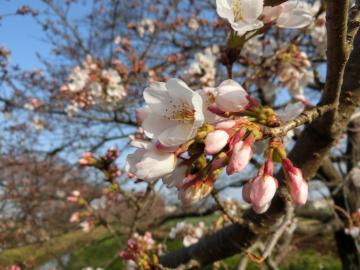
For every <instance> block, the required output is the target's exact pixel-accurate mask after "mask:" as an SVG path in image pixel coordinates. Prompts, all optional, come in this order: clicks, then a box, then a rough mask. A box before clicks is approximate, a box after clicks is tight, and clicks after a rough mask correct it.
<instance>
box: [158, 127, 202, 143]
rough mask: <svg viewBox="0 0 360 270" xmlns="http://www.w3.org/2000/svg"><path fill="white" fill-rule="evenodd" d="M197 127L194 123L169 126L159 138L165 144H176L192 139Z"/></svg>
mask: <svg viewBox="0 0 360 270" xmlns="http://www.w3.org/2000/svg"><path fill="white" fill-rule="evenodd" d="M196 130H197V128H196V127H195V126H194V125H192V124H181V125H176V126H172V127H169V128H167V129H166V130H164V131H163V132H162V133H161V134H160V136H159V137H158V138H159V141H160V142H161V143H162V144H163V145H165V146H175V145H180V144H183V143H185V142H187V141H188V140H189V139H191V138H192V137H193V136H194V135H195V133H196Z"/></svg>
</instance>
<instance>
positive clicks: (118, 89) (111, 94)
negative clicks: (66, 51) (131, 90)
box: [61, 56, 127, 117]
mask: <svg viewBox="0 0 360 270" xmlns="http://www.w3.org/2000/svg"><path fill="white" fill-rule="evenodd" d="M116 65H117V66H121V64H119V63H117V62H116V63H115V64H114V68H112V67H108V68H103V67H102V65H101V63H100V64H99V63H97V62H96V61H95V60H94V59H93V58H92V57H91V56H87V57H86V59H85V61H84V62H83V63H82V66H81V67H80V66H77V67H75V68H74V69H73V70H72V72H71V73H70V75H69V77H68V79H67V83H66V84H64V85H63V86H62V87H61V93H62V94H63V95H64V96H67V97H69V98H70V101H71V103H70V104H68V105H67V106H66V107H65V112H66V113H67V115H68V116H69V117H72V116H74V115H75V114H76V113H77V112H78V110H79V108H82V109H87V108H89V107H90V106H91V105H100V106H101V107H102V108H112V107H113V106H116V105H117V104H118V102H120V101H121V100H122V99H124V98H125V97H126V95H127V92H126V89H125V85H124V82H123V79H122V77H121V75H122V73H121V74H120V73H119V72H121V71H119V72H118V71H117V69H116V68H117V66H116ZM124 72H125V71H124ZM125 73H126V72H125Z"/></svg>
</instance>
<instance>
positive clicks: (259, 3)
mask: <svg viewBox="0 0 360 270" xmlns="http://www.w3.org/2000/svg"><path fill="white" fill-rule="evenodd" d="M240 1H241V17H242V18H243V20H244V21H246V22H254V21H256V20H257V18H259V16H260V15H261V13H262V11H263V7H264V0H240Z"/></svg>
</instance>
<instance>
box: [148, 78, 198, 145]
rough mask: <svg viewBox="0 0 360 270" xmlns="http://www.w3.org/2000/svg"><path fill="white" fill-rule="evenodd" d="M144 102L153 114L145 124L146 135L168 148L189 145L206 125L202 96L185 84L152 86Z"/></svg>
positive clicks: (176, 81)
mask: <svg viewBox="0 0 360 270" xmlns="http://www.w3.org/2000/svg"><path fill="white" fill-rule="evenodd" d="M144 99H145V102H146V103H147V105H148V106H149V108H150V110H151V112H150V113H149V114H148V116H147V117H146V118H145V119H144V122H143V128H144V131H145V134H146V135H147V136H148V137H149V138H155V139H158V140H159V142H160V143H161V144H162V145H164V146H177V145H181V144H183V143H185V142H187V141H188V140H190V139H192V138H193V137H194V136H195V134H196V131H197V129H198V128H199V127H201V126H202V125H203V123H204V113H203V101H202V98H201V96H200V94H199V93H197V92H195V91H193V90H191V89H190V88H189V87H188V86H187V85H186V83H184V82H183V81H181V80H178V79H170V80H169V81H168V82H166V83H163V82H157V83H153V84H151V85H150V86H149V87H148V88H146V89H145V91H144Z"/></svg>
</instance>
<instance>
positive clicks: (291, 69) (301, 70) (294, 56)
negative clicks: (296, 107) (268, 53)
mask: <svg viewBox="0 0 360 270" xmlns="http://www.w3.org/2000/svg"><path fill="white" fill-rule="evenodd" d="M277 58H278V60H279V61H280V66H279V70H278V76H279V80H280V82H281V84H282V85H283V86H285V87H287V88H288V89H289V91H290V93H291V95H292V96H293V97H294V98H295V99H297V100H300V101H303V102H304V103H307V100H306V98H305V96H304V89H305V87H306V86H307V85H308V84H309V83H310V82H312V81H313V80H314V78H313V72H312V71H311V70H309V69H310V67H311V62H310V61H309V59H308V56H307V55H306V53H304V52H302V51H300V49H299V48H298V47H297V46H295V45H291V46H290V47H289V48H288V49H287V50H284V51H280V52H279V53H278V54H277Z"/></svg>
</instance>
